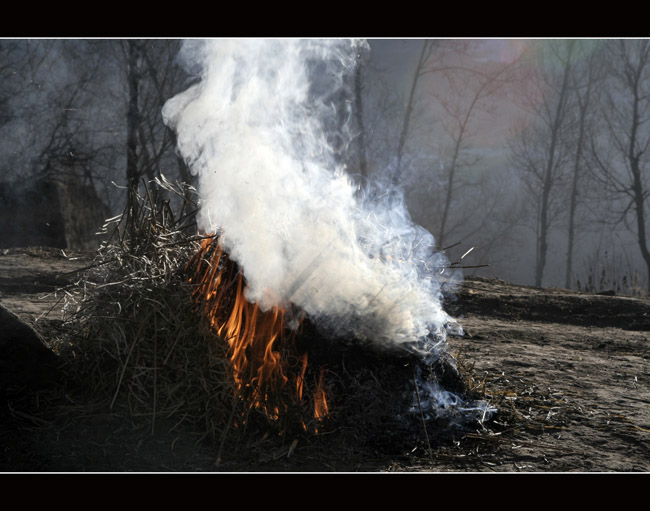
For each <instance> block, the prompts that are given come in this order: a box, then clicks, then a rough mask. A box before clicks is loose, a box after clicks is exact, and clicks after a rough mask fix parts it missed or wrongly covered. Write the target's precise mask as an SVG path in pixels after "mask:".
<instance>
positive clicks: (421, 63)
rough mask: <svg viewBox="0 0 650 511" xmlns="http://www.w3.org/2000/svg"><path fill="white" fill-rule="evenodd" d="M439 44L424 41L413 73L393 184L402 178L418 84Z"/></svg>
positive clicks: (398, 145)
mask: <svg viewBox="0 0 650 511" xmlns="http://www.w3.org/2000/svg"><path fill="white" fill-rule="evenodd" d="M436 45H437V42H436V41H432V40H428V39H425V40H424V41H422V49H421V51H420V56H419V57H418V61H417V64H416V66H415V70H414V71H413V78H412V80H411V88H410V90H409V95H408V99H407V101H406V110H405V112H404V121H403V123H402V129H401V131H400V135H399V142H398V143H397V153H396V165H395V171H394V173H393V183H394V184H398V183H399V182H400V178H401V176H402V159H403V156H404V147H405V145H406V140H407V137H408V135H409V127H410V124H411V116H412V114H413V106H414V104H415V97H416V96H415V93H416V90H417V86H418V82H419V81H420V78H421V77H422V76H424V75H425V74H427V73H429V72H430V71H429V70H428V69H427V62H428V61H429V58H430V57H431V53H432V52H433V49H434V48H435V47H436Z"/></svg>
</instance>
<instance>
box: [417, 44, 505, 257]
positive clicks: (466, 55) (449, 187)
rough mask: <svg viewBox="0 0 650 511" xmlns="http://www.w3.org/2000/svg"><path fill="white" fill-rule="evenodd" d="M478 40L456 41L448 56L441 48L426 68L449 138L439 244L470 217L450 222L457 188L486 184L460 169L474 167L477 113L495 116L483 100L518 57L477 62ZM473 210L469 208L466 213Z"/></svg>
mask: <svg viewBox="0 0 650 511" xmlns="http://www.w3.org/2000/svg"><path fill="white" fill-rule="evenodd" d="M476 44H477V43H476V42H474V41H457V42H456V44H454V45H453V47H452V55H451V56H446V55H444V53H443V52H439V55H438V59H437V61H436V62H434V63H432V64H431V65H430V66H428V68H427V70H426V71H427V73H430V74H431V78H433V79H437V81H436V83H437V84H439V85H438V87H433V88H432V91H431V92H430V95H431V96H432V97H435V98H436V100H437V103H438V104H439V105H440V106H441V107H442V115H441V119H442V120H441V123H442V126H443V129H444V132H445V134H446V135H447V140H448V141H446V142H443V143H442V145H446V153H447V155H448V156H446V157H445V156H444V154H441V156H440V163H439V166H440V171H439V175H440V177H441V178H442V180H443V181H444V184H443V186H442V193H443V198H442V201H440V203H441V206H442V207H441V211H440V213H439V216H438V218H439V221H438V228H437V229H436V234H437V236H436V240H437V243H438V245H439V246H441V247H443V246H444V245H445V243H446V242H447V238H448V234H449V233H451V232H453V231H454V230H455V229H456V228H457V227H458V226H460V225H463V224H465V223H467V221H468V218H467V217H466V216H464V215H459V216H458V217H457V218H456V219H455V222H454V223H455V224H456V225H451V224H450V215H451V211H452V208H453V206H454V203H455V201H456V199H457V197H456V194H457V192H458V189H459V188H460V189H462V190H463V192H464V193H466V192H467V188H468V187H470V186H473V185H478V186H483V185H484V184H485V183H483V182H481V180H478V181H479V182H476V181H477V180H476V178H474V179H473V180H464V179H463V177H462V175H461V171H462V170H465V169H470V168H472V167H474V166H476V165H477V163H479V161H480V160H481V156H480V155H479V154H478V153H476V152H472V138H473V137H474V136H475V135H476V134H477V133H476V126H475V125H474V122H475V118H476V117H477V115H479V114H480V113H487V114H488V115H494V112H493V111H492V110H493V108H494V107H493V104H489V103H488V101H487V100H489V99H490V98H494V96H496V95H497V93H499V92H500V91H501V90H503V89H504V87H505V86H506V85H508V84H509V83H510V82H511V81H512V79H513V76H512V71H513V70H514V69H515V68H516V66H517V62H518V61H517V60H514V61H510V62H507V63H494V62H489V63H487V64H483V65H479V64H478V62H477V60H476V59H475V56H474V50H475V49H476V48H475V46H476ZM472 181H474V182H472ZM486 199H488V200H489V198H486ZM474 206H475V205H474ZM476 209H477V208H476V207H472V208H469V210H470V211H471V213H470V216H471V214H472V213H473V212H475V211H476ZM486 209H489V207H486ZM483 213H484V212H483ZM483 213H482V214H483Z"/></svg>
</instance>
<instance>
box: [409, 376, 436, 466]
mask: <svg viewBox="0 0 650 511" xmlns="http://www.w3.org/2000/svg"><path fill="white" fill-rule="evenodd" d="M413 384H414V385H415V395H416V396H417V398H418V408H419V410H420V419H422V428H423V429H424V436H425V438H426V440H427V449H428V451H429V458H430V460H431V463H433V451H432V450H431V442H430V441H429V433H428V432H427V424H426V422H425V420H424V413H422V402H421V401H420V390H419V389H418V382H417V379H416V375H415V371H414V372H413Z"/></svg>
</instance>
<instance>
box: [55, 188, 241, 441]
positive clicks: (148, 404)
mask: <svg viewBox="0 0 650 511" xmlns="http://www.w3.org/2000/svg"><path fill="white" fill-rule="evenodd" d="M156 187H157V188H155V189H150V188H149V187H145V194H144V195H143V196H134V197H132V198H131V200H129V204H128V205H127V208H126V210H125V211H124V213H123V214H122V215H120V216H118V217H116V218H113V219H110V220H109V221H107V224H106V225H105V229H107V230H108V231H111V232H110V236H109V238H108V239H107V241H106V242H104V243H103V244H102V246H101V248H100V249H99V251H98V255H97V257H96V259H95V261H94V263H93V264H92V265H90V266H89V267H88V268H86V269H85V271H84V272H83V274H82V275H81V278H80V279H79V281H78V284H77V286H76V288H75V289H69V290H68V292H67V303H66V306H65V310H66V314H67V319H66V327H67V330H68V331H69V332H70V335H69V336H68V337H67V338H66V339H64V340H63V341H62V342H61V343H60V345H59V346H57V347H56V350H57V351H58V352H59V354H60V356H61V358H62V359H63V361H64V364H63V369H64V371H65V372H66V373H67V376H68V379H69V381H70V382H73V383H74V384H75V389H77V391H79V389H82V392H83V393H85V394H86V395H85V396H84V398H86V399H90V400H92V401H93V402H95V403H97V405H98V406H101V407H108V408H109V409H110V411H111V412H112V413H125V414H128V415H130V416H132V417H134V418H143V419H145V420H148V421H150V426H151V431H152V432H155V431H156V430H157V428H158V429H162V428H165V429H167V430H170V431H171V430H175V429H177V428H180V429H183V430H186V431H193V432H196V433H197V434H198V435H199V436H200V437H201V438H210V439H212V440H221V439H223V437H224V434H225V433H226V432H227V430H228V429H229V418H230V417H231V416H232V415H233V413H235V412H236V411H237V410H236V408H237V407H238V406H239V403H238V402H237V401H236V400H235V399H234V392H233V384H232V377H231V375H230V367H229V364H228V362H227V359H226V358H225V353H224V351H225V346H224V343H221V342H218V341H219V340H218V339H217V338H215V336H214V335H213V334H212V333H211V332H210V331H209V330H208V329H206V328H204V326H203V325H202V322H201V317H200V316H199V315H198V314H197V313H196V312H195V311H194V310H193V307H192V300H191V294H192V287H191V284H190V283H189V282H188V278H187V275H186V272H185V265H186V264H187V262H188V260H189V259H190V258H191V257H192V255H193V254H194V253H195V252H196V250H197V249H198V246H199V242H200V240H201V237H200V236H197V234H196V232H197V231H196V225H195V223H194V213H195V210H196V204H195V202H194V200H193V197H194V195H192V194H193V193H194V191H193V189H191V188H190V187H188V186H181V185H175V184H172V183H169V182H168V181H164V180H161V181H158V182H157V183H156ZM163 194H165V195H167V196H168V198H167V199H164V200H162V199H161V198H160V196H161V195H163ZM170 194H175V195H176V196H179V197H180V199H181V201H183V202H182V204H183V205H182V207H181V208H180V209H179V211H178V212H176V213H175V212H174V210H173V208H172V207H171V204H170V202H171V199H172V198H174V196H173V195H172V197H171V198H169V195H170Z"/></svg>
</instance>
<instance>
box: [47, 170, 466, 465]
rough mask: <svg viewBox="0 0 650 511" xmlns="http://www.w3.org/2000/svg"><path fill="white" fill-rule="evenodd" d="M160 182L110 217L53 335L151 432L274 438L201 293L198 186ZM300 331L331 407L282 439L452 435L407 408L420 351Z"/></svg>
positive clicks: (91, 393)
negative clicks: (246, 397)
mask: <svg viewBox="0 0 650 511" xmlns="http://www.w3.org/2000/svg"><path fill="white" fill-rule="evenodd" d="M155 186H156V188H155V189H150V188H148V187H145V188H144V190H145V193H144V195H143V196H133V197H131V200H129V204H128V206H127V208H126V210H125V211H124V213H123V214H122V215H120V216H118V217H116V218H114V219H111V220H110V221H108V222H107V225H106V226H105V227H106V229H107V231H110V236H109V237H108V238H107V241H105V242H104V243H103V244H102V246H101V248H100V249H99V251H98V255H97V257H96V259H95V261H94V263H93V264H91V265H89V267H87V268H86V269H85V270H84V271H83V273H82V275H81V278H80V279H79V281H78V283H77V285H76V287H75V288H74V289H68V290H67V303H66V313H67V319H66V330H67V331H68V332H70V333H69V335H67V336H66V337H64V338H63V339H62V340H61V341H60V343H59V344H58V346H56V351H57V352H58V353H59V355H60V357H61V359H62V361H63V370H64V371H65V373H66V375H67V377H68V378H67V379H68V381H69V382H71V384H73V385H74V389H75V392H80V393H81V394H82V396H80V399H83V401H84V402H89V401H92V402H94V403H96V404H97V406H98V407H100V408H102V409H108V410H109V411H110V412H111V413H114V414H120V415H124V416H128V417H133V418H135V419H139V420H143V421H145V422H146V424H147V426H148V428H147V429H148V430H149V431H150V432H152V433H156V432H171V431H179V432H180V431H183V432H185V433H188V432H191V433H192V434H195V435H196V436H197V441H199V440H204V439H205V440H208V441H210V442H211V443H212V444H213V445H214V446H215V447H218V448H219V454H218V458H219V457H220V456H221V454H222V453H225V452H226V451H228V450H229V447H230V446H231V445H235V444H238V445H239V446H240V447H245V446H246V445H248V444H250V443H251V442H253V443H255V442H257V440H258V439H259V438H261V437H264V438H266V437H265V435H264V434H265V432H266V433H268V432H271V431H274V432H275V433H276V434H275V435H271V436H272V437H274V438H276V439H278V438H280V436H279V435H277V433H278V432H279V433H283V432H284V430H285V426H286V424H281V423H280V422H279V421H278V422H276V423H273V421H270V420H269V419H268V418H267V417H266V416H265V415H264V414H263V413H262V412H261V411H259V410H256V409H254V408H250V407H249V406H247V403H245V402H243V401H242V400H241V399H239V398H238V396H237V391H236V385H235V379H234V378H233V370H232V366H231V364H230V362H229V359H228V353H227V350H228V344H227V343H226V342H224V341H223V340H222V339H220V338H219V337H218V336H217V335H216V334H215V333H214V331H213V330H211V329H210V327H209V325H208V321H207V320H206V318H205V317H204V316H203V315H202V313H201V311H200V310H199V308H198V307H197V306H196V304H195V302H194V301H193V299H192V292H193V290H194V288H195V285H194V284H192V283H191V282H190V280H189V277H190V272H191V268H188V263H189V262H190V261H191V260H192V259H193V257H194V256H195V255H196V254H197V251H199V248H200V245H201V240H204V239H205V238H206V237H205V236H199V235H197V230H196V224H195V221H194V214H195V212H196V203H195V202H194V200H193V197H194V195H193V193H194V191H193V190H192V189H191V188H189V187H187V186H186V185H174V184H171V183H169V182H167V181H164V180H163V181H158V182H157V183H156V185H155ZM163 195H165V196H167V197H170V196H172V197H180V200H181V201H182V204H183V207H181V208H176V212H175V211H174V208H172V207H171V204H170V199H169V198H167V199H165V200H162V199H161V197H162V196H163ZM298 340H299V342H300V343H301V345H302V346H303V347H305V349H306V350H308V351H309V352H310V355H309V360H310V369H308V372H307V375H306V376H307V378H306V380H307V382H306V385H310V386H311V387H312V388H313V387H314V386H315V385H316V380H317V376H318V375H320V374H323V375H324V376H325V390H326V393H327V396H328V403H330V404H331V405H332V406H331V407H330V414H329V416H328V418H327V421H326V422H325V423H323V424H322V427H319V431H318V435H313V428H311V427H308V428H307V429H305V430H304V431H303V430H301V429H300V428H293V429H291V430H290V432H289V433H288V435H289V436H291V438H290V439H289V438H287V435H285V436H284V440H281V441H282V442H285V443H287V442H288V441H291V440H294V442H295V441H297V438H298V437H300V438H302V439H303V440H307V443H309V442H311V441H312V440H314V442H315V443H314V444H313V445H316V444H319V443H321V442H329V444H328V445H330V447H333V448H335V449H336V447H337V446H338V447H339V448H340V449H339V451H340V452H341V453H342V455H343V454H344V453H345V452H348V453H349V454H350V455H352V454H353V453H354V452H357V451H358V450H359V449H362V450H366V451H367V450H370V451H371V452H380V451H381V452H403V451H404V450H405V449H408V450H411V449H412V447H413V446H414V445H420V446H423V447H425V448H427V447H431V446H432V445H433V444H437V443H438V442H439V441H443V437H445V438H446V436H445V435H442V430H443V429H445V427H446V425H445V424H441V423H440V422H439V421H438V422H436V421H429V422H428V423H427V424H424V423H423V419H422V417H421V416H420V415H419V414H417V413H415V414H410V415H405V412H404V410H405V406H406V405H405V403H406V404H408V400H409V399H410V398H408V397H405V395H407V394H410V395H413V390H414V383H413V375H414V368H415V366H416V365H418V364H419V361H418V360H417V358H415V357H413V356H412V355H408V354H401V355H400V354H397V355H396V354H395V353H387V352H377V351H375V350H373V349H372V348H371V347H368V346H365V345H359V344H358V343H356V342H354V341H353V340H345V339H339V340H333V339H325V338H323V337H321V336H320V334H319V333H318V331H317V329H315V328H314V327H313V325H311V323H310V322H309V320H308V318H307V319H306V320H305V322H304V325H303V328H302V330H301V331H300V333H299V339H298ZM312 364H313V365H312ZM443 365H445V364H443ZM441 367H442V365H441ZM445 367H448V368H451V367H452V365H451V364H450V365H445ZM445 367H442V369H444V368H445ZM311 368H313V369H311ZM438 369H440V368H437V369H436V368H431V371H435V372H436V374H432V375H431V378H434V379H437V380H440V379H441V374H442V373H441V372H440V371H439V370H438ZM310 371H311V373H310ZM443 372H444V371H443ZM452 373H453V374H452V380H451V381H452V383H454V385H455V386H456V387H457V388H454V391H456V390H457V391H459V392H463V391H465V390H467V387H466V385H465V382H464V381H462V380H463V379H464V377H461V375H460V374H459V373H458V372H457V371H456V370H455V369H454V371H453V372H452ZM312 380H313V381H312ZM440 381H442V380H440ZM242 416H244V417H245V420H244V421H242V420H241V417H242ZM242 424H243V425H244V426H243V427H242V426H241V425H242ZM427 430H429V431H428V433H427ZM253 432H256V433H257V434H251V433H253ZM256 445H258V447H257V448H256V450H257V451H260V449H259V444H256ZM292 445H295V444H292ZM303 445H304V444H303ZM339 451H337V452H339ZM282 452H284V451H282Z"/></svg>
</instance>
